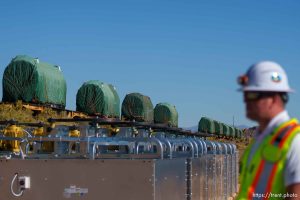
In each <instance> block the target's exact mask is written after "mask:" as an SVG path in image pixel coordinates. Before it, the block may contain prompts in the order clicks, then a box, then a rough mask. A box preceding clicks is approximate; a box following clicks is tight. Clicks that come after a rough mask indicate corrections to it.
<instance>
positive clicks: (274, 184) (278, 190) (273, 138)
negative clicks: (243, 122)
mask: <svg viewBox="0 0 300 200" xmlns="http://www.w3.org/2000/svg"><path fill="white" fill-rule="evenodd" d="M298 133H300V126H299V124H298V121H297V120H296V119H292V120H290V121H287V122H285V123H283V124H281V125H279V126H278V127H276V128H275V130H274V131H273V132H272V133H271V134H269V135H268V136H266V137H265V138H264V139H263V141H262V142H261V144H260V145H259V147H258V148H257V150H256V152H255V153H254V154H253V156H252V159H251V160H248V156H249V154H250V150H251V147H252V145H253V143H252V144H250V145H249V147H248V148H247V149H246V150H245V153H244V155H243V157H242V163H241V174H240V183H241V188H240V192H239V195H238V197H237V199H242V200H244V199H283V198H284V195H285V194H286V188H285V186H284V175H283V172H284V170H283V169H284V166H285V163H286V155H287V152H288V150H289V148H290V145H291V143H292V140H293V138H294V137H295V136H296V134H298Z"/></svg>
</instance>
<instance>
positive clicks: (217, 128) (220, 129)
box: [214, 120, 223, 135]
mask: <svg viewBox="0 0 300 200" xmlns="http://www.w3.org/2000/svg"><path fill="white" fill-rule="evenodd" d="M214 125H215V133H216V134H217V135H223V126H222V123H221V122H218V121H216V120H214Z"/></svg>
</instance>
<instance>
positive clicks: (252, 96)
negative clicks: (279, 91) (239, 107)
mask: <svg viewBox="0 0 300 200" xmlns="http://www.w3.org/2000/svg"><path fill="white" fill-rule="evenodd" d="M275 94H276V93H274V92H244V100H245V101H257V100H259V99H263V98H266V97H273V96H274V95H275Z"/></svg>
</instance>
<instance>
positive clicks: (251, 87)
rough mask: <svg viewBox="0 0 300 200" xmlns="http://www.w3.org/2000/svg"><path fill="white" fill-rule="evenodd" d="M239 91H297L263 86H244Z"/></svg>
mask: <svg viewBox="0 0 300 200" xmlns="http://www.w3.org/2000/svg"><path fill="white" fill-rule="evenodd" d="M238 91H239V92H254V91H255V92H287V93H295V90H293V89H274V90H272V89H270V88H261V87H255V86H249V87H247V86H246V87H242V88H239V89H238Z"/></svg>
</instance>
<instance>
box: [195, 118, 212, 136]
mask: <svg viewBox="0 0 300 200" xmlns="http://www.w3.org/2000/svg"><path fill="white" fill-rule="evenodd" d="M198 131H199V132H204V133H211V134H214V133H215V124H214V122H213V120H211V119H209V118H207V117H202V118H201V119H200V121H199V124H198Z"/></svg>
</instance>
